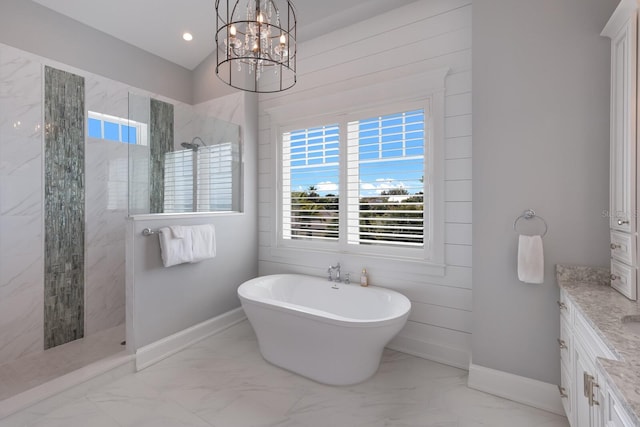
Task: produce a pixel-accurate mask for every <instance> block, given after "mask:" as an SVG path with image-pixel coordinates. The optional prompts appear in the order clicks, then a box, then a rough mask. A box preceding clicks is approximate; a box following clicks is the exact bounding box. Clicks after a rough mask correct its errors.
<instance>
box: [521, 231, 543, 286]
mask: <svg viewBox="0 0 640 427" xmlns="http://www.w3.org/2000/svg"><path fill="white" fill-rule="evenodd" d="M518 279H520V281H522V282H525V283H543V282H544V253H543V250H542V237H541V236H525V235H520V238H519V239H518Z"/></svg>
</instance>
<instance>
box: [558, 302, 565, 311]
mask: <svg viewBox="0 0 640 427" xmlns="http://www.w3.org/2000/svg"><path fill="white" fill-rule="evenodd" d="M556 302H557V303H558V307H560V310H566V309H567V304H565V303H563V302H562V301H556Z"/></svg>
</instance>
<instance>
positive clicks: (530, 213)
mask: <svg viewBox="0 0 640 427" xmlns="http://www.w3.org/2000/svg"><path fill="white" fill-rule="evenodd" d="M533 218H538V219H539V220H540V221H542V223H543V224H544V232H542V235H541V236H540V237H544V236H545V235H546V234H547V230H549V226H548V225H547V221H545V220H544V218H542V217H541V216H537V215H536V213H535V211H534V210H533V209H527V210H526V211H524V212H522V215H520V216H519V217H517V218H516V220H515V221H513V231H515V232H516V233H517V232H518V230H517V225H518V221H520V220H521V219H527V220H528V219H533Z"/></svg>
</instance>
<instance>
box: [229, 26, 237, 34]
mask: <svg viewBox="0 0 640 427" xmlns="http://www.w3.org/2000/svg"><path fill="white" fill-rule="evenodd" d="M236 32H237V30H236V26H235V25H231V26H230V27H229V34H230V35H231V37H235V36H236Z"/></svg>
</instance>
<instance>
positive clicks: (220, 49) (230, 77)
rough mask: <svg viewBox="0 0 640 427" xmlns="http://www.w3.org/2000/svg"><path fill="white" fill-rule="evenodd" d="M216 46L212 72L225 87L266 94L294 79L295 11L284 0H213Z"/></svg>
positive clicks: (287, 86) (293, 81) (287, 0)
mask: <svg viewBox="0 0 640 427" xmlns="http://www.w3.org/2000/svg"><path fill="white" fill-rule="evenodd" d="M241 1H242V3H241ZM225 3H226V5H225ZM225 6H226V8H225ZM216 47H217V49H216V52H217V56H216V74H217V75H218V77H219V78H220V79H221V80H222V81H224V82H225V83H226V84H228V85H230V86H233V87H235V88H237V89H241V90H246V91H249V92H260V93H269V92H280V91H283V90H286V89H289V88H290V87H292V86H293V85H294V84H296V14H295V10H294V8H293V5H292V4H291V2H290V1H289V0H226V1H225V0H216Z"/></svg>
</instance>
